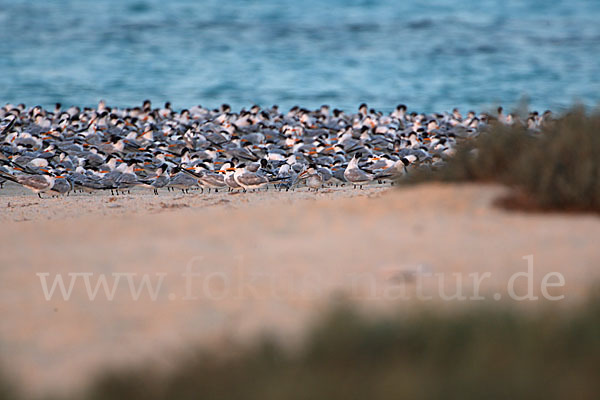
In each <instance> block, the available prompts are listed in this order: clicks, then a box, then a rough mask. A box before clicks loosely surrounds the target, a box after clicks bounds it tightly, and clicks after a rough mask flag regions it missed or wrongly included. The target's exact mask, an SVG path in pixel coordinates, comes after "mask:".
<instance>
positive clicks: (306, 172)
mask: <svg viewBox="0 0 600 400" xmlns="http://www.w3.org/2000/svg"><path fill="white" fill-rule="evenodd" d="M306 174H308V171H302V172H301V173H300V175H298V178H300V177H302V176H304V175H306Z"/></svg>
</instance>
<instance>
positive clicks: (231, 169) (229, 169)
mask: <svg viewBox="0 0 600 400" xmlns="http://www.w3.org/2000/svg"><path fill="white" fill-rule="evenodd" d="M225 171H235V168H226V169H225Z"/></svg>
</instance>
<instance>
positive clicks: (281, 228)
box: [0, 184, 600, 393]
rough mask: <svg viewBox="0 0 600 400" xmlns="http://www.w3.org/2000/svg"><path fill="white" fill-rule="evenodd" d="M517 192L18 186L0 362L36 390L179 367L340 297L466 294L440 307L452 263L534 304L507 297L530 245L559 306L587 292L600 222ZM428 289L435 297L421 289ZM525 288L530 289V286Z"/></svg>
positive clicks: (4, 193)
mask: <svg viewBox="0 0 600 400" xmlns="http://www.w3.org/2000/svg"><path fill="white" fill-rule="evenodd" d="M504 192H505V189H504V188H502V187H499V186H476V185H454V186H451V185H440V184H429V185H421V186H416V187H410V188H401V189H390V188H389V186H388V187H381V186H373V187H369V188H367V189H365V190H362V191H361V190H353V189H351V188H348V187H344V188H335V187H334V188H329V189H325V190H322V191H321V192H319V193H316V194H315V193H309V192H307V191H306V189H298V190H296V191H295V192H287V193H286V192H277V191H273V190H270V191H268V192H260V193H245V194H243V193H237V194H231V193H217V194H214V193H211V194H200V193H199V192H195V193H193V194H190V195H182V194H181V192H179V193H177V192H174V193H167V192H166V191H165V192H164V193H162V194H161V195H160V196H154V195H152V194H151V193H149V192H147V191H137V190H136V191H132V194H131V195H125V196H110V195H88V194H76V195H70V196H68V197H64V198H48V199H39V198H37V196H34V195H31V194H30V193H22V192H20V189H18V188H16V187H14V186H7V187H5V189H3V190H1V191H0V207H1V208H2V210H4V211H3V212H2V214H1V215H0V220H1V221H2V227H3V229H2V231H1V233H0V241H1V243H2V251H1V252H0V265H2V268H1V269H0V274H1V279H0V300H1V301H0V307H1V308H2V310H1V313H2V316H3V318H2V322H1V323H0V349H1V352H2V354H1V359H2V360H3V362H4V363H5V365H6V366H9V368H5V370H7V373H9V374H12V375H14V377H15V379H18V380H20V381H21V382H23V383H24V386H23V387H28V388H29V389H30V390H31V391H32V392H33V393H42V392H46V391H47V390H51V391H52V390H57V391H65V390H71V389H77V388H81V387H83V386H84V385H85V384H86V383H87V382H89V380H90V379H91V378H92V377H93V376H94V374H95V373H97V372H98V371H99V370H101V368H103V367H105V366H112V365H128V364H133V365H135V364H136V363H139V362H142V361H144V360H149V361H150V362H155V363H156V365H158V366H165V367H168V366H169V365H170V363H171V361H172V360H173V359H174V357H176V356H177V355H178V354H182V353H185V352H186V350H187V349H189V348H190V346H192V345H194V344H200V345H209V344H210V345H213V344H214V345H218V344H226V343H228V342H229V341H236V342H243V341H245V340H248V339H251V338H255V337H256V336H257V335H260V334H262V333H265V332H271V333H275V334H277V335H279V336H280V337H282V338H284V340H285V341H289V342H290V343H293V342H294V341H296V340H297V339H298V338H299V337H301V335H300V334H301V332H302V331H303V329H305V328H306V326H307V322H309V321H311V318H314V317H315V316H316V315H318V314H319V313H321V312H322V311H323V310H324V309H326V308H327V306H328V304H330V303H331V301H332V300H333V301H335V300H336V299H339V298H341V297H343V298H350V299H351V300H352V301H354V302H356V303H358V304H360V305H361V306H364V307H367V308H369V307H370V308H372V309H373V310H389V309H406V310H411V309H416V308H417V307H419V306H420V305H423V304H432V303H434V302H435V304H442V303H443V304H446V303H447V304H450V305H457V304H459V305H460V304H466V303H467V302H466V301H460V300H450V301H447V302H442V301H441V299H440V294H439V291H438V289H437V288H438V287H439V280H438V281H435V276H436V275H435V274H442V276H444V279H445V281H443V284H442V286H443V287H444V288H447V292H446V293H447V294H452V293H453V292H456V281H455V280H454V279H451V277H453V276H454V275H452V274H453V273H455V274H459V275H461V276H462V277H463V281H462V284H463V290H464V291H465V293H467V294H472V293H471V292H469V291H470V290H471V288H472V286H473V285H472V281H471V280H470V279H468V278H467V277H468V274H469V273H473V272H479V273H481V272H489V273H490V274H491V276H490V277H489V279H485V281H483V282H482V283H481V286H480V287H481V293H482V294H484V295H487V296H488V298H492V296H491V294H493V293H498V294H500V295H501V296H503V301H507V302H509V303H518V304H526V303H536V302H527V301H525V302H516V301H513V300H505V299H506V298H507V296H506V291H507V289H506V287H507V281H508V279H509V277H510V276H511V274H514V273H516V272H521V271H527V267H528V263H527V260H526V259H524V258H523V257H525V256H528V255H533V257H534V258H533V261H534V276H533V282H534V287H535V291H536V294H537V295H538V296H539V295H540V293H539V287H540V281H541V279H542V278H543V276H544V275H545V274H546V273H549V272H560V273H561V274H562V275H563V276H564V278H565V285H564V286H563V287H560V288H553V289H552V290H553V291H552V292H551V294H552V295H555V296H559V295H564V296H565V301H563V302H561V304H570V303H571V302H574V301H578V300H580V299H582V298H584V296H585V295H586V294H587V293H588V292H589V290H590V288H591V285H592V284H593V283H594V282H597V281H598V278H599V275H600V272H599V271H598V269H597V266H598V265H599V264H600V253H598V251H597V243H596V242H597V238H598V237H600V219H599V218H598V217H596V216H591V215H579V216H574V215H560V214H537V215H535V214H529V215H528V214H522V213H515V212H507V211H503V210H500V209H497V208H496V207H494V206H493V205H492V203H493V201H494V199H495V198H497V197H498V196H500V195H502V194H503V193H504ZM190 272H191V273H194V274H196V275H194V276H192V277H191V278H186V275H185V274H186V273H188V274H189V273H190ZM69 273H70V274H72V275H71V276H74V277H75V280H74V283H73V290H72V293H71V294H70V296H69V299H68V300H64V299H63V297H62V296H61V294H60V291H59V289H58V286H57V289H56V291H55V292H54V294H53V295H52V296H50V297H51V298H50V299H49V300H47V299H46V295H47V293H46V294H45V293H44V290H43V287H42V286H43V285H42V280H43V279H45V280H46V282H47V286H48V287H47V288H46V289H48V288H49V287H51V285H52V282H53V279H54V278H55V277H56V275H57V274H62V276H63V277H64V281H65V285H66V287H67V288H68V287H69V282H70V281H69V279H70V277H71V276H70V275H68V274H69ZM86 273H87V275H86ZM40 274H42V275H40ZM44 274H45V275H44ZM78 274H79V275H78ZM101 274H104V275H103V276H105V277H107V279H108V282H109V286H110V287H112V285H113V279H116V278H115V277H116V276H118V275H119V274H121V275H122V276H121V278H120V281H117V284H115V286H114V287H115V291H114V293H113V298H112V300H108V298H107V296H106V295H105V294H106V293H105V292H104V291H103V289H102V288H101V287H100V288H99V290H98V292H97V293H96V296H95V297H94V299H93V300H91V299H90V296H89V293H88V291H87V289H86V285H85V279H87V278H85V276H87V277H89V282H91V283H89V284H90V286H91V287H92V288H93V287H95V286H96V283H97V279H98V278H99V277H100V276H101ZM144 274H146V276H147V277H148V279H149V280H150V282H151V285H153V287H154V288H155V289H156V290H155V293H154V294H155V296H154V298H152V295H151V293H150V292H147V291H146V290H141V291H140V295H139V298H137V299H135V298H133V297H135V296H134V295H135V293H134V294H133V295H132V292H131V290H130V286H128V283H129V282H130V280H131V282H133V283H134V284H135V285H137V284H139V281H141V280H142V279H143V276H144ZM430 274H433V275H430ZM161 276H162V278H161ZM421 276H423V278H421ZM159 281H160V282H161V283H160V284H159ZM436 282H438V283H436ZM421 284H422V289H423V292H422V293H425V294H427V295H428V296H429V295H430V296H431V298H432V301H429V302H428V301H426V300H419V298H418V296H417V294H418V293H417V286H419V285H421ZM516 287H517V288H518V289H519V290H526V282H525V281H523V280H520V281H519V283H518V285H517V286H516ZM453 288H454V289H453ZM494 299H495V298H494Z"/></svg>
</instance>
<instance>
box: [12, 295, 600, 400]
mask: <svg viewBox="0 0 600 400" xmlns="http://www.w3.org/2000/svg"><path fill="white" fill-rule="evenodd" d="M192 354H194V355H193V356H190V357H188V358H187V359H185V360H182V361H181V362H180V363H179V364H178V365H176V366H175V367H174V369H173V370H172V371H171V372H169V373H158V372H156V371H154V372H153V371H152V370H151V369H150V367H147V366H144V367H140V368H139V369H137V370H114V371H110V372H108V373H107V374H106V375H104V376H103V377H102V378H100V379H98V380H97V381H96V383H95V384H94V385H93V386H92V387H91V388H90V389H89V390H88V391H87V392H86V393H84V394H83V395H82V397H81V398H85V399H96V400H104V399H111V400H112V399H145V400H148V399H150V400H152V399H197V398H203V399H261V400H265V399H344V400H345V399H349V398H350V399H364V398H369V399H402V398H411V399H416V398H419V399H447V398H461V399H482V398H485V399H506V398H512V399H519V398H527V399H544V400H548V399H564V398H569V397H573V396H575V397H577V398H578V399H597V398H598V396H599V394H600V382H599V381H598V379H597V373H598V365H600V301H599V300H598V299H597V298H596V299H594V300H593V301H590V302H589V303H587V304H586V305H585V306H582V307H580V308H574V309H570V310H569V312H564V310H562V311H560V310H554V311H552V310H548V311H546V312H544V311H542V312H536V313H528V312H526V311H523V310H520V311H519V310H516V309H500V308H498V307H496V305H489V304H487V305H485V304H484V305H481V306H478V307H475V308H469V309H467V310H462V311H456V312H453V313H448V312H446V313H439V312H438V313H435V312H420V313H414V314H411V315H403V316H396V317H390V318H387V319H381V318H379V319H378V318H372V317H370V318H367V317H365V316H362V315H359V314H358V313H357V312H355V311H353V310H352V309H351V308H348V307H342V308H339V309H336V310H335V311H334V312H332V313H331V314H329V315H328V316H327V317H326V318H324V319H323V321H322V322H321V323H319V324H317V326H316V327H315V329H313V330H312V332H311V334H310V335H308V337H307V340H306V343H305V345H304V346H301V348H300V349H299V350H296V351H289V350H284V349H283V348H282V347H281V346H279V345H278V344H277V343H276V341H273V340H265V341H262V342H260V343H257V344H255V345H253V346H250V347H244V348H234V349H232V348H229V349H227V350H221V351H217V350H215V349H212V350H209V351H200V352H196V353H193V352H192ZM146 365H147V364H146ZM3 398H6V397H3ZM77 398H79V397H77Z"/></svg>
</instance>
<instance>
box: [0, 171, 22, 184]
mask: <svg viewBox="0 0 600 400" xmlns="http://www.w3.org/2000/svg"><path fill="white" fill-rule="evenodd" d="M0 176H1V177H2V178H4V179H8V180H9V181H12V182H15V183H19V182H18V181H17V178H15V177H14V176H12V175H11V174H9V173H6V172H4V171H2V170H0Z"/></svg>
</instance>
